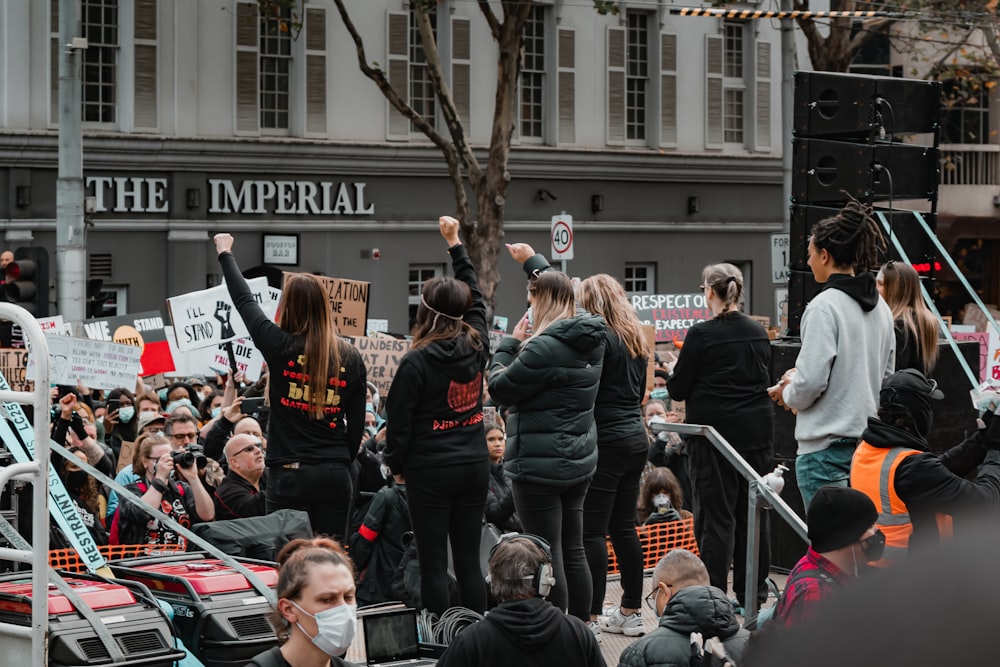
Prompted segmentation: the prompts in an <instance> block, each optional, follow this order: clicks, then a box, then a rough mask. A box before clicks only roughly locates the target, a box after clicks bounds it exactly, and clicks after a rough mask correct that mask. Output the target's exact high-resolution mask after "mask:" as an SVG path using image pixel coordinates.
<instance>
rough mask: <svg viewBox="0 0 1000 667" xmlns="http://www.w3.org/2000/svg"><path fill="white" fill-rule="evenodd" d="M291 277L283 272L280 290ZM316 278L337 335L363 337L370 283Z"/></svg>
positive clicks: (290, 274)
mask: <svg viewBox="0 0 1000 667" xmlns="http://www.w3.org/2000/svg"><path fill="white" fill-rule="evenodd" d="M293 275H295V274H294V273H289V272H287V271H285V273H284V282H283V283H282V289H283V288H284V285H285V283H287V282H288V278H289V276H293ZM316 277H317V278H319V279H320V282H322V283H323V289H325V290H326V295H327V297H328V298H329V299H330V307H331V308H332V309H333V321H334V324H336V326H337V331H338V333H340V335H342V336H364V335H365V334H366V333H367V331H365V327H366V325H367V323H368V291H369V289H370V288H371V283H366V282H362V281H360V280H347V279H346V278H328V277H326V276H316Z"/></svg>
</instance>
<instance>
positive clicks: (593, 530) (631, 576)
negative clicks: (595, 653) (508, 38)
mask: <svg viewBox="0 0 1000 667" xmlns="http://www.w3.org/2000/svg"><path fill="white" fill-rule="evenodd" d="M577 297H578V298H579V301H580V305H581V306H582V307H583V309H584V310H586V311H587V312H589V313H593V314H594V315H600V316H601V317H603V318H604V321H605V322H607V324H608V328H607V331H606V333H605V337H604V365H603V370H602V371H601V386H600V389H599V390H598V392H597V402H596V404H595V405H594V420H595V421H596V422H597V472H596V473H595V474H594V478H593V479H592V480H590V488H589V489H588V490H587V497H586V499H585V500H584V503H583V548H584V550H585V551H586V554H587V564H588V566H589V567H590V576H591V580H592V581H593V585H594V593H593V595H592V596H591V602H590V619H591V621H592V622H594V621H598V618H600V621H599V626H600V628H601V630H602V631H604V632H611V633H613V634H624V635H626V636H629V637H636V636H638V635H641V634H644V633H645V629H644V628H643V625H642V611H641V606H642V566H643V559H642V545H641V544H640V543H639V537H638V535H636V532H635V506H636V501H637V500H638V498H639V478H640V477H641V476H642V471H643V468H644V467H645V465H646V458H647V455H648V452H649V441H648V440H647V438H646V429H645V426H644V425H643V422H642V399H643V396H644V395H645V393H646V366H647V362H648V360H649V345H648V343H647V342H646V338H645V336H644V335H643V333H642V325H641V324H640V323H639V318H638V316H637V315H636V313H635V308H633V307H632V304H630V303H629V300H628V296H627V295H626V294H625V289H624V288H623V287H622V285H621V283H619V282H618V281H617V280H616V279H615V278H613V277H611V276H609V275H608V274H606V273H600V274H597V275H595V276H591V277H589V278H587V279H586V280H584V281H583V282H582V283H580V287H579V288H578V290H577ZM605 536H610V537H611V544H612V546H614V548H615V555H616V556H617V557H618V563H619V566H620V569H621V577H622V579H621V584H622V597H621V605H620V606H619V607H618V608H617V609H615V610H614V611H613V612H611V613H610V614H608V615H605V616H601V613H602V611H603V609H602V607H603V604H604V594H605V591H606V586H607V578H608V543H607V540H606V539H605Z"/></svg>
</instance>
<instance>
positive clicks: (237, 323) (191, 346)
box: [167, 276, 277, 350]
mask: <svg viewBox="0 0 1000 667" xmlns="http://www.w3.org/2000/svg"><path fill="white" fill-rule="evenodd" d="M247 284H248V285H250V290H251V291H252V292H253V295H254V298H255V299H256V300H257V303H258V304H260V305H261V307H262V308H263V306H264V305H265V304H268V306H269V307H270V304H271V303H272V297H271V293H270V292H269V287H268V284H267V278H264V277H263V276H262V277H260V278H253V279H252V280H248V281H247ZM273 303H274V305H275V306H277V301H274V302H273ZM167 308H168V309H169V310H170V320H171V321H172V322H173V323H174V335H175V336H176V338H177V347H178V349H180V350H197V349H198V348H201V347H215V346H216V345H219V344H220V343H225V342H226V341H230V340H235V339H237V338H246V337H247V336H248V335H249V332H248V331H247V327H246V325H245V324H244V323H243V318H241V317H240V314H239V313H238V312H237V311H236V306H234V305H233V300H232V299H230V298H229V288H228V287H226V286H225V285H218V286H216V287H211V288H209V289H204V290H199V291H197V292H188V293H187V294H180V295H178V296H172V297H170V298H169V299H167ZM266 312H267V311H266V310H265V313H266ZM271 317H272V318H273V315H272V316H271Z"/></svg>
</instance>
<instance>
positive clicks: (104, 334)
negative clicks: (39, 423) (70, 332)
mask: <svg viewBox="0 0 1000 667" xmlns="http://www.w3.org/2000/svg"><path fill="white" fill-rule="evenodd" d="M83 335H84V337H86V338H89V339H91V340H103V341H108V342H110V341H113V342H115V343H121V344H122V345H133V346H135V347H138V348H139V349H140V350H141V354H142V357H141V359H142V375H144V376H146V375H155V374H156V373H169V372H171V371H173V370H174V358H173V357H172V356H171V354H170V345H169V344H168V343H167V335H166V333H164V331H163V316H162V315H160V312H159V311H156V310H152V311H149V312H145V313H134V314H131V315H116V316H114V317H102V318H100V319H96V320H87V321H86V322H84V323H83ZM74 384H75V383H74ZM124 386H126V387H129V388H131V387H133V386H135V378H133V379H132V381H131V382H130V383H129V384H126V385H124Z"/></svg>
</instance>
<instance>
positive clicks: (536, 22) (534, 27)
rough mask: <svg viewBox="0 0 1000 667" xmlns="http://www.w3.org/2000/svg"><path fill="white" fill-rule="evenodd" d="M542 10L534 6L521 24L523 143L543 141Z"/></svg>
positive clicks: (543, 8) (543, 70)
mask: <svg viewBox="0 0 1000 667" xmlns="http://www.w3.org/2000/svg"><path fill="white" fill-rule="evenodd" d="M546 11H547V9H546V8H545V7H541V6H536V7H533V8H532V9H531V15H530V16H529V17H528V21H527V23H525V25H524V47H523V54H524V60H523V62H524V65H523V68H522V70H521V98H520V99H521V113H520V115H521V124H520V127H519V130H520V131H519V135H520V137H521V139H522V140H526V141H530V140H532V139H534V140H537V141H541V140H542V139H544V136H545V135H544V116H543V113H544V101H545V15H546Z"/></svg>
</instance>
